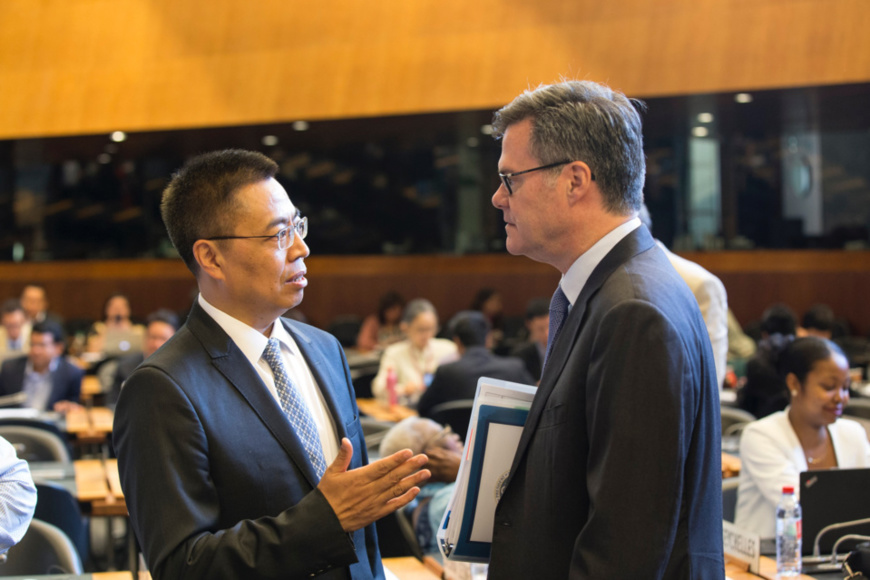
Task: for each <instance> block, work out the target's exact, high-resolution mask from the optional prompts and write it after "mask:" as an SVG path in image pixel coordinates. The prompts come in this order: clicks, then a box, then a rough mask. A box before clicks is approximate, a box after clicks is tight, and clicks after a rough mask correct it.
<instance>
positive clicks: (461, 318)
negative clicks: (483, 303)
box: [450, 310, 492, 348]
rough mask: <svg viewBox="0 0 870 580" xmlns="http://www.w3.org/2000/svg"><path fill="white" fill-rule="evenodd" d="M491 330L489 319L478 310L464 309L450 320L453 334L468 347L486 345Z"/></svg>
mask: <svg viewBox="0 0 870 580" xmlns="http://www.w3.org/2000/svg"><path fill="white" fill-rule="evenodd" d="M490 330H492V328H491V326H490V324H489V320H487V319H486V316H484V315H483V313H482V312H479V311H477V310H463V311H462V312H460V313H458V314H457V315H456V316H454V317H453V319H452V320H451V321H450V334H451V336H452V337H453V338H458V339H459V342H461V343H462V346H464V347H466V348H468V347H471V346H484V345H485V344H486V337H487V336H488V335H489V331H490Z"/></svg>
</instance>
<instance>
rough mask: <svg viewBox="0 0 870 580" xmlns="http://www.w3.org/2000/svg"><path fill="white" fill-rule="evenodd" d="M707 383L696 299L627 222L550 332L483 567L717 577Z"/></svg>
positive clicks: (715, 424)
mask: <svg viewBox="0 0 870 580" xmlns="http://www.w3.org/2000/svg"><path fill="white" fill-rule="evenodd" d="M717 391H718V390H717V388H716V373H715V368H714V363H713V354H712V351H711V348H710V339H709V336H708V335H707V330H706V328H705V326H704V321H703V319H702V318H701V314H700V312H699V311H698V304H697V302H696V301H695V299H694V298H693V297H692V294H691V293H690V292H689V289H688V288H687V287H686V285H685V283H684V282H683V281H682V280H681V279H680V277H679V276H678V275H677V273H676V272H675V271H674V269H673V267H671V265H670V263H669V262H668V259H667V257H666V256H665V255H664V253H663V252H662V251H661V250H660V249H659V248H658V247H656V246H655V244H654V243H653V239H652V237H651V236H650V235H649V232H648V231H647V229H646V228H638V229H636V230H635V231H633V232H632V233H630V234H629V235H628V236H627V237H625V238H623V240H621V241H620V242H619V243H618V244H617V245H616V247H614V248H613V250H611V252H610V253H609V254H608V255H607V256H606V257H605V258H604V259H603V260H602V262H601V263H600V264H599V265H598V266H597V267H596V268H595V270H594V271H593V273H592V275H591V277H590V278H589V280H588V282H587V283H586V285H585V286H584V288H583V290H582V291H581V293H580V296H579V297H578V299H577V302H576V303H575V304H574V306H573V307H572V309H571V311H570V313H569V315H568V317H567V318H566V320H565V323H564V326H563V328H562V331H561V333H560V335H559V337H558V338H557V339H556V342H555V344H554V347H553V352H552V354H551V359H550V360H549V361H548V362H547V366H546V367H545V368H544V374H543V377H542V379H541V384H540V386H539V387H538V391H537V394H536V395H535V399H534V402H533V404H532V408H531V410H530V412H529V417H528V419H527V421H526V425H525V428H524V429H523V434H522V437H521V439H520V443H519V447H518V449H517V454H516V456H515V458H514V463H513V466H512V468H511V474H510V476H509V478H508V481H507V483H506V487H505V489H504V493H503V495H502V498H501V500H500V501H499V503H498V506H497V508H496V515H495V523H494V529H493V545H492V556H491V563H490V568H489V578H490V579H492V580H500V579H503V578H517V579H520V578H522V579H527V578H571V579H580V578H584V579H586V578H595V579H602V578H607V579H618V578H627V579H628V578H631V579H636V578H644V579H657V578H668V579H671V578H686V579H692V580H698V579H706V578H717V579H719V578H724V562H723V555H722V491H721V480H722V474H721V471H720V465H721V455H720V453H721V448H720V441H719V439H720V430H721V426H720V422H719V397H718V392H717Z"/></svg>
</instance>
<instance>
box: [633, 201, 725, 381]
mask: <svg viewBox="0 0 870 580" xmlns="http://www.w3.org/2000/svg"><path fill="white" fill-rule="evenodd" d="M639 217H640V221H641V222H642V223H643V225H645V226H646V227H647V229H648V230H649V231H650V232H652V229H653V227H652V226H653V224H652V218H651V217H650V215H649V210H648V209H647V207H646V204H644V205H642V206H641V208H640V213H639ZM656 244H658V246H659V248H661V250H662V251H663V252H664V253H665V255H666V256H667V257H668V260H669V261H670V262H671V266H673V267H674V270H676V271H677V274H679V275H680V277H681V278H682V279H683V281H684V282H685V283H686V285H687V286H688V287H689V290H691V291H692V295H693V296H694V297H695V300H697V301H698V307H699V308H700V309H701V316H703V317H704V324H705V325H706V327H707V335H708V336H709V337H710V346H712V347H713V359H714V360H715V362H716V384H717V385H718V386H719V388H720V389H721V388H722V385H723V384H724V383H725V372H726V371H727V366H728V362H727V361H728V294H727V293H726V292H725V285H724V284H722V281H721V280H719V278H717V277H716V276H714V275H713V274H711V273H710V272H708V271H707V270H706V269H704V267H703V266H701V265H699V264H696V263H695V262H692V261H691V260H687V259H685V258H683V257H681V256H678V255H676V254H675V253H673V252H671V251H670V250H668V249H667V248H666V247H665V245H664V244H663V243H661V242H660V241H659V240H656Z"/></svg>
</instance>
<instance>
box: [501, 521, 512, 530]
mask: <svg viewBox="0 0 870 580" xmlns="http://www.w3.org/2000/svg"><path fill="white" fill-rule="evenodd" d="M501 525H502V526H504V527H506V528H509V527H511V523H510V522H509V521H507V520H505V521H503V522H502V523H501Z"/></svg>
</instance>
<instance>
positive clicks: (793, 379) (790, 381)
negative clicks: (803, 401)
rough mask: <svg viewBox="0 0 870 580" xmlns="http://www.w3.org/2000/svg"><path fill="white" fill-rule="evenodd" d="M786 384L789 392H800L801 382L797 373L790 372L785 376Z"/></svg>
mask: <svg viewBox="0 0 870 580" xmlns="http://www.w3.org/2000/svg"><path fill="white" fill-rule="evenodd" d="M785 384H786V386H787V387H788V390H789V392H791V393H800V392H801V391H802V389H801V382H800V381H799V380H798V378H797V375H796V374H794V373H788V374H787V375H786V376H785Z"/></svg>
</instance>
